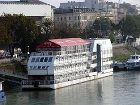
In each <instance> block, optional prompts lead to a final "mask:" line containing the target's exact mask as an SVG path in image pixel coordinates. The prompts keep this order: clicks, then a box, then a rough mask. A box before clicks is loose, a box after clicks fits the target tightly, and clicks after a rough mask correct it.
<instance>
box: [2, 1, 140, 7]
mask: <svg viewBox="0 0 140 105" xmlns="http://www.w3.org/2000/svg"><path fill="white" fill-rule="evenodd" d="M0 1H19V0H0ZM40 1H43V2H46V3H48V4H51V5H53V6H56V7H59V5H60V3H64V2H68V1H85V0H40ZM105 1H115V2H119V0H105ZM124 1H125V2H128V3H131V4H135V5H140V0H120V2H124Z"/></svg>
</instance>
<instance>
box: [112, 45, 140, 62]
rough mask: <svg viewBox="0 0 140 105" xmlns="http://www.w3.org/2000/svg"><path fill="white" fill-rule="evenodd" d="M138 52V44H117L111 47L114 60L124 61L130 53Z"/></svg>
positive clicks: (139, 50)
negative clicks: (133, 45) (135, 45)
mask: <svg viewBox="0 0 140 105" xmlns="http://www.w3.org/2000/svg"><path fill="white" fill-rule="evenodd" d="M135 53H136V54H140V46H137V47H132V46H127V45H124V46H118V47H113V60H114V61H126V60H127V59H128V58H129V57H130V55H133V54H135Z"/></svg>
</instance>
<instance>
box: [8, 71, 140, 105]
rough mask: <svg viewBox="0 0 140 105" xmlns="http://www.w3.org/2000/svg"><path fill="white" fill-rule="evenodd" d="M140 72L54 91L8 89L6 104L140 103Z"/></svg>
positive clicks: (117, 74)
mask: <svg viewBox="0 0 140 105" xmlns="http://www.w3.org/2000/svg"><path fill="white" fill-rule="evenodd" d="M139 81H140V72H120V73H115V75H114V76H110V77H107V78H103V79H99V80H95V81H89V82H85V83H82V84H77V85H73V86H69V87H66V88H61V89H58V90H53V91H30V92H22V91H15V90H14V91H8V92H7V94H6V95H7V103H6V105H140V100H139V97H140V82H139Z"/></svg>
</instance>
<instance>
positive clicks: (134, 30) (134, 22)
mask: <svg viewBox="0 0 140 105" xmlns="http://www.w3.org/2000/svg"><path fill="white" fill-rule="evenodd" d="M118 27H119V29H120V30H121V32H122V35H123V36H127V35H131V36H133V37H135V38H136V37H139V36H140V16H126V17H125V18H123V19H122V20H121V21H120V23H119V24H118Z"/></svg>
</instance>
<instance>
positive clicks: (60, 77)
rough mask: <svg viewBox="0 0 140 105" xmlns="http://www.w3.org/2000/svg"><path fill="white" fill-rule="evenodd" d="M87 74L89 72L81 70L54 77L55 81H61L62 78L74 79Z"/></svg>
mask: <svg viewBox="0 0 140 105" xmlns="http://www.w3.org/2000/svg"><path fill="white" fill-rule="evenodd" d="M87 73H89V70H82V71H77V72H72V73H67V74H63V75H55V79H63V78H69V77H73V76H74V77H76V76H79V75H82V74H87Z"/></svg>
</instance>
